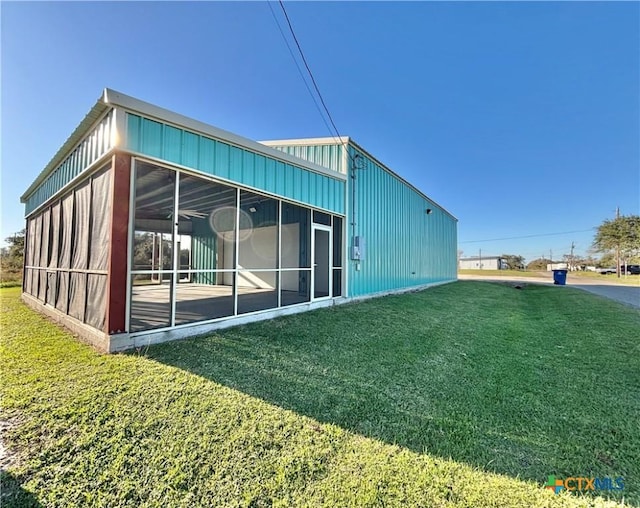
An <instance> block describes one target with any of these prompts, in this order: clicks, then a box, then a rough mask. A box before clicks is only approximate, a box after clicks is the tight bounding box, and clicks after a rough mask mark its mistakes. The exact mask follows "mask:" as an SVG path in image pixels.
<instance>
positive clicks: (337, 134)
mask: <svg viewBox="0 0 640 508" xmlns="http://www.w3.org/2000/svg"><path fill="white" fill-rule="evenodd" d="M268 3H269V4H270V2H268ZM278 3H279V4H280V8H281V10H282V13H283V14H284V17H285V19H286V21H287V26H288V27H289V32H290V33H291V36H292V37H293V41H294V42H295V44H296V47H297V48H298V53H300V57H301V58H302V62H303V63H304V66H305V68H306V70H307V73H308V75H309V78H310V79H311V83H312V84H313V88H314V89H315V91H316V94H317V96H318V98H319V99H320V103H321V104H322V107H323V109H324V112H325V113H326V117H327V118H328V119H329V122H330V123H331V126H332V127H333V130H332V129H331V128H330V127H329V125H328V124H327V122H326V119H325V117H324V115H322V113H321V116H322V117H323V121H324V123H325V125H326V126H327V129H328V130H329V133H330V134H331V137H332V138H333V139H334V141H336V142H337V143H338V144H339V145H341V146H342V147H343V149H344V150H345V152H346V154H347V156H348V157H349V158H350V159H351V160H352V161H353V162H355V160H354V158H353V157H352V156H351V154H350V153H349V150H348V149H347V146H346V143H345V142H344V141H343V140H342V136H341V135H340V131H339V130H338V128H337V126H336V123H335V121H334V120H333V116H332V115H331V112H330V111H329V108H328V106H327V103H326V102H325V100H324V97H323V96H322V93H321V92H320V88H319V87H318V83H317V81H316V79H315V76H314V75H313V72H312V71H311V67H310V66H309V63H308V62H307V59H306V57H305V56H304V52H303V51H302V46H301V45H300V41H299V40H298V37H297V36H296V33H295V31H294V29H293V24H292V23H291V19H290V18H289V14H288V13H287V10H286V9H285V6H284V3H283V1H282V0H278ZM269 7H270V8H271V5H269ZM271 12H272V14H273V15H274V18H275V13H274V12H273V9H271ZM276 23H277V24H278V28H279V29H280V33H281V34H282V36H283V38H284V39H285V42H286V43H287V47H288V48H289V52H290V53H291V56H292V58H293V59H294V62H295V63H296V67H298V70H299V72H301V73H302V71H301V70H300V67H299V65H298V61H297V59H296V58H295V57H294V55H293V51H292V50H291V47H290V46H289V42H288V41H287V39H286V37H284V33H283V32H282V29H281V28H280V24H279V23H278V20H277V18H276ZM303 81H304V82H305V86H307V90H309V87H308V83H307V81H306V80H305V79H304V78H303ZM309 92H310V93H311V91H310V90H309ZM311 95H312V98H313V100H314V103H315V104H316V107H318V106H317V102H316V100H315V97H313V94H311ZM318 109H319V107H318Z"/></svg>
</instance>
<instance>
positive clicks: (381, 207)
mask: <svg viewBox="0 0 640 508" xmlns="http://www.w3.org/2000/svg"><path fill="white" fill-rule="evenodd" d="M350 153H351V155H352V156H355V154H356V153H358V154H359V155H360V156H361V157H363V158H364V160H365V164H364V167H363V169H361V170H358V171H357V175H356V195H357V197H356V199H357V217H356V220H357V223H356V234H357V235H359V236H362V237H363V238H364V239H365V242H366V253H365V256H366V257H365V259H364V260H362V261H361V262H360V269H359V270H355V262H354V261H351V260H349V261H348V266H349V270H348V277H349V286H348V287H349V296H352V297H353V296H362V295H366V294H371V293H377V292H381V291H389V290H394V289H400V288H406V287H411V286H417V285H421V284H427V283H432V282H441V281H449V280H455V279H456V277H457V270H456V248H457V223H456V220H455V219H454V218H453V217H451V216H450V215H449V214H447V213H445V212H444V211H443V210H442V209H440V208H439V207H437V206H435V205H434V204H433V203H432V202H430V201H429V200H427V199H425V198H424V197H423V196H421V195H420V194H418V193H417V192H416V191H414V190H413V189H411V188H410V187H409V186H407V185H406V184H405V183H404V182H402V181H401V180H399V179H398V178H396V177H395V176H394V175H392V174H391V173H389V172H388V171H385V170H384V169H383V168H382V167H381V166H380V165H378V164H377V163H375V162H374V161H373V160H371V159H370V158H369V157H367V156H366V155H365V154H363V153H361V152H359V151H358V150H357V149H355V147H353V146H350ZM352 182H353V180H352V179H351V178H349V181H348V184H349V186H351V185H352ZM348 193H349V210H350V213H351V210H352V208H353V204H352V202H351V199H352V198H351V196H352V193H351V189H349V190H348ZM427 208H430V209H431V210H432V212H431V214H427V213H426V209H427ZM351 220H352V217H349V221H347V222H351ZM348 227H349V233H348V238H349V242H351V236H352V229H351V226H350V225H349V226H348Z"/></svg>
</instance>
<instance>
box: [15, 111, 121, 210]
mask: <svg viewBox="0 0 640 508" xmlns="http://www.w3.org/2000/svg"><path fill="white" fill-rule="evenodd" d="M113 121H114V119H113V110H111V111H110V112H109V113H108V114H107V115H106V116H105V117H104V118H103V119H102V120H101V121H100V123H98V125H96V127H95V128H94V129H93V130H91V131H90V132H89V133H88V134H87V135H86V136H85V137H84V139H83V140H82V141H81V142H80V143H79V144H78V146H77V147H76V148H75V149H74V150H73V151H72V152H71V153H70V154H69V155H68V156H67V158H66V159H65V160H64V161H63V162H62V163H61V164H60V165H59V166H58V167H57V168H56V169H54V170H53V171H52V172H51V173H50V174H49V176H47V178H46V179H45V180H44V181H43V182H42V183H41V184H40V185H39V186H38V187H37V188H36V189H35V190H34V192H33V193H31V195H29V196H28V197H27V198H26V200H25V214H26V215H29V214H30V213H31V212H33V211H34V210H35V209H36V208H38V207H39V206H40V205H41V204H43V203H44V202H46V201H47V200H48V199H50V198H51V197H52V196H53V195H54V194H56V193H57V192H58V191H59V190H60V189H62V188H63V187H64V186H65V185H67V184H68V183H69V182H71V180H73V179H74V178H76V177H77V176H78V175H80V173H82V172H83V171H84V170H85V169H87V168H88V167H89V166H91V164H93V163H94V162H95V161H97V160H98V159H99V158H100V157H102V156H103V155H105V154H106V153H107V152H108V151H109V150H111V148H113V146H112V140H111V132H112V129H113Z"/></svg>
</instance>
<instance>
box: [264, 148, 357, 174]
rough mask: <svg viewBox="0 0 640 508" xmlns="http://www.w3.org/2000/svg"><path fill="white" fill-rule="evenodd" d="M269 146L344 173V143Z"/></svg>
mask: <svg viewBox="0 0 640 508" xmlns="http://www.w3.org/2000/svg"><path fill="white" fill-rule="evenodd" d="M268 146H270V147H271V148H275V149H276V150H280V151H281V152H284V153H288V154H289V155H293V156H294V157H298V158H299V159H304V160H306V161H309V162H313V163H314V164H318V165H319V166H323V167H325V168H329V169H332V170H334V171H337V172H339V173H343V174H344V173H346V168H345V167H344V150H345V149H346V148H345V147H344V145H291V146H285V145H273V146H272V145H268Z"/></svg>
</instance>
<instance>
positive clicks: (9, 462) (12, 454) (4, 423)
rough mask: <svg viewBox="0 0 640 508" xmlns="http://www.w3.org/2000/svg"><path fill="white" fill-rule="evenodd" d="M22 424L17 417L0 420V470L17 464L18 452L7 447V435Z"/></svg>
mask: <svg viewBox="0 0 640 508" xmlns="http://www.w3.org/2000/svg"><path fill="white" fill-rule="evenodd" d="M21 422H22V420H21V418H20V417H18V416H14V417H3V418H0V470H2V471H6V470H7V469H8V468H10V467H11V468H14V467H16V466H18V464H19V454H18V450H15V449H13V450H12V449H9V448H8V447H7V434H8V433H9V432H10V431H11V430H12V429H13V428H14V427H17V426H18V425H19V424H20V423H21Z"/></svg>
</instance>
